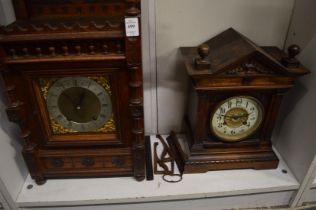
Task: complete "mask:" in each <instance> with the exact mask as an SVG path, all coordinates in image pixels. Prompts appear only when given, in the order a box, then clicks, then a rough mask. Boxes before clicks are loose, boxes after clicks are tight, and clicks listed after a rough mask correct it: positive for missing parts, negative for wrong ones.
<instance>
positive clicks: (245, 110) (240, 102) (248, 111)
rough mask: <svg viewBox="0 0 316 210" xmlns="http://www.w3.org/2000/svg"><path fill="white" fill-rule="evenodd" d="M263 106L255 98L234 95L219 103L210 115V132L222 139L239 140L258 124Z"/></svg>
mask: <svg viewBox="0 0 316 210" xmlns="http://www.w3.org/2000/svg"><path fill="white" fill-rule="evenodd" d="M262 116H263V106H262V104H261V103H260V102H259V101H258V100H257V99H255V98H253V97H249V96H236V97H231V98H228V99H226V100H224V101H222V102H220V103H219V105H218V106H217V108H216V109H215V112H214V113H213V115H212V117H211V130H212V132H213V133H214V134H215V135H216V136H217V137H218V138H220V139H221V140H223V141H231V142H232V141H240V140H242V139H245V138H247V137H248V136H250V135H251V134H253V133H254V132H255V131H256V130H257V129H258V128H259V126H260V124H261V122H262V118H263V117H262Z"/></svg>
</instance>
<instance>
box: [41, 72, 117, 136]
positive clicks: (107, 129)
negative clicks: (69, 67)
mask: <svg viewBox="0 0 316 210" xmlns="http://www.w3.org/2000/svg"><path fill="white" fill-rule="evenodd" d="M66 78H69V79H70V78H76V79H77V80H76V81H78V79H80V80H82V79H89V80H91V81H93V82H94V83H95V84H97V85H99V86H100V87H99V88H103V89H104V91H105V92H106V94H108V95H109V96H108V97H109V100H110V103H111V112H112V114H111V116H109V117H108V118H107V119H104V124H103V126H101V127H99V128H98V129H96V130H95V131H91V133H94V132H97V133H114V132H115V130H116V126H115V121H114V116H113V110H112V98H111V95H112V91H111V85H110V84H109V81H108V78H106V77H105V76H99V77H90V76H88V77H83V76H75V77H62V78H49V79H42V78H40V79H39V80H40V81H39V83H40V86H41V92H42V94H43V97H44V98H45V100H46V105H47V112H48V115H49V116H50V117H49V118H50V124H51V129H52V131H53V134H56V135H59V134H70V133H89V131H87V132H84V131H83V132H81V131H76V130H73V129H71V128H69V127H67V126H64V125H62V124H61V123H60V122H58V120H56V119H55V117H52V116H51V115H52V113H50V110H49V108H48V103H49V101H48V100H49V98H48V93H49V90H50V88H52V87H54V84H56V82H59V81H61V80H65V79H66ZM42 81H43V84H42ZM78 87H79V86H78ZM69 88H70V87H69ZM88 89H89V88H88ZM64 90H66V89H64ZM60 94H61V93H60ZM59 112H60V111H59Z"/></svg>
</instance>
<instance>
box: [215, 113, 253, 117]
mask: <svg viewBox="0 0 316 210" xmlns="http://www.w3.org/2000/svg"><path fill="white" fill-rule="evenodd" d="M252 113H253V112H251V113H247V114H242V115H235V116H226V115H224V114H216V113H215V114H216V115H217V116H222V117H226V118H240V117H247V116H249V115H251V114H252Z"/></svg>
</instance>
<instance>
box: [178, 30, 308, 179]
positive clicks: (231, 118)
mask: <svg viewBox="0 0 316 210" xmlns="http://www.w3.org/2000/svg"><path fill="white" fill-rule="evenodd" d="M180 50H181V53H182V57H183V62H184V68H185V71H186V74H187V75H188V77H189V96H188V103H187V104H188V108H187V115H186V117H185V119H186V120H185V124H186V125H187V126H186V127H187V134H188V141H185V142H179V144H177V145H178V149H179V148H180V149H181V150H183V148H186V149H185V150H184V152H181V153H180V154H181V160H182V161H181V162H182V163H183V169H184V173H197V172H206V171H208V170H220V169H242V168H253V169H271V168H276V167H277V165H278V158H277V156H276V155H275V153H274V152H273V150H272V146H271V140H270V139H271V134H272V130H273V127H274V125H275V121H276V118H277V114H278V110H279V106H280V103H281V100H282V97H283V95H284V94H285V93H286V91H287V90H289V89H290V88H291V87H292V86H293V85H294V81H295V78H296V77H298V76H300V75H304V74H307V73H309V71H308V70H307V69H305V68H304V67H303V66H302V65H300V63H299V62H298V61H297V59H296V58H295V56H296V55H297V54H298V53H299V47H298V46H296V45H293V46H291V47H290V48H289V55H287V54H285V53H284V52H282V51H281V50H279V49H278V48H276V47H259V46H257V45H255V44H254V43H253V42H251V41H249V39H247V38H246V37H244V36H243V35H241V34H240V33H238V32H237V31H235V30H234V29H232V28H230V29H228V30H226V31H224V32H223V33H221V34H219V35H217V36H216V37H214V38H213V39H211V40H209V41H207V42H205V43H203V44H202V45H201V46H200V47H198V48H197V47H183V48H181V49H180ZM173 137H174V136H173ZM174 139H176V138H174ZM181 144H182V147H180V146H179V145H181Z"/></svg>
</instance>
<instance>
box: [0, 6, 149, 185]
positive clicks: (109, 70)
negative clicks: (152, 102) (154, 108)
mask: <svg viewBox="0 0 316 210" xmlns="http://www.w3.org/2000/svg"><path fill="white" fill-rule="evenodd" d="M13 4H14V9H15V13H16V17H17V20H16V22H14V23H12V24H10V25H8V26H6V27H3V28H2V29H1V33H0V56H1V74H2V77H3V80H4V85H5V91H6V93H7V95H8V98H9V102H10V104H9V107H8V109H7V113H8V117H9V120H11V121H13V122H15V123H18V124H19V126H20V128H21V133H22V134H21V135H22V138H23V139H24V140H25V141H24V142H25V144H24V147H23V156H24V159H25V162H26V164H27V166H28V169H29V171H30V174H31V176H32V178H33V179H35V181H36V182H37V183H38V184H43V183H45V181H46V179H49V178H68V177H69V178H70V177H108V176H134V177H135V178H136V179H137V180H143V179H144V177H145V160H144V159H145V156H144V131H143V128H144V123H143V91H142V60H141V35H140V34H141V33H140V31H139V20H140V14H141V13H140V1H139V0H112V1H107V0H97V1H90V0H80V1H73V0H58V1H51V0H13Z"/></svg>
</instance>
